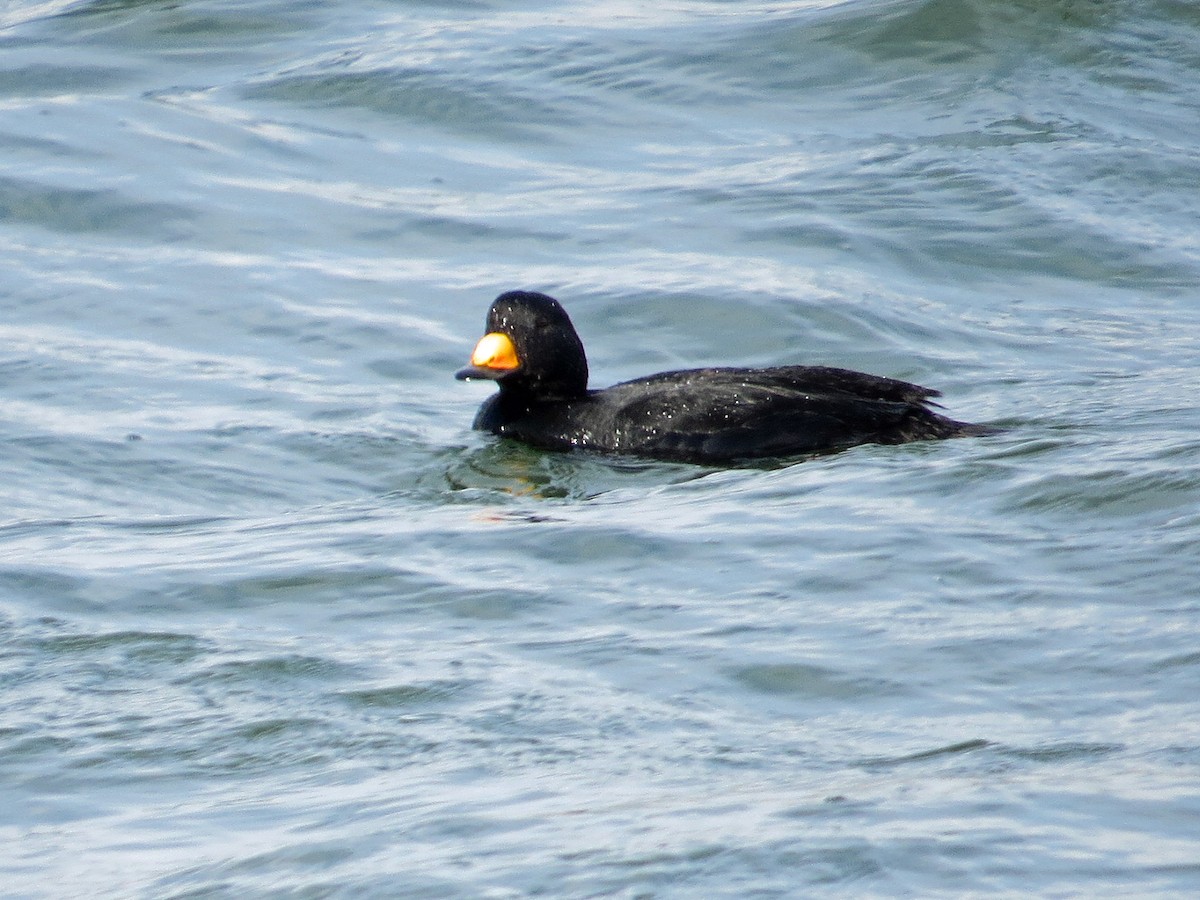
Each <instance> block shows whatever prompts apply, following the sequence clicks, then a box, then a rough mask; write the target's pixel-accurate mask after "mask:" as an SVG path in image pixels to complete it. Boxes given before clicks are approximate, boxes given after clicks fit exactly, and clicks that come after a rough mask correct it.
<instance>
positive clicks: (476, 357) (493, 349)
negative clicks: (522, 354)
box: [454, 331, 521, 381]
mask: <svg viewBox="0 0 1200 900" xmlns="http://www.w3.org/2000/svg"><path fill="white" fill-rule="evenodd" d="M520 367H521V360H520V358H519V357H518V356H517V348H516V346H515V345H514V344H513V342H512V338H510V337H509V336H508V335H507V334H503V333H501V332H499V331H493V332H491V333H490V334H485V335H484V336H483V337H481V338H480V339H479V343H478V344H476V345H475V351H474V352H473V353H472V354H471V364H470V365H469V366H467V367H466V368H465V369H459V370H458V371H457V372H455V373H454V377H455V378H457V379H458V380H459V381H470V380H471V379H473V378H488V379H491V380H492V381H496V380H497V379H500V378H503V377H504V376H505V375H508V374H510V373H512V372H515V371H516V370H517V369H519V368H520Z"/></svg>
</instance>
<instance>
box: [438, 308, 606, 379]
mask: <svg viewBox="0 0 1200 900" xmlns="http://www.w3.org/2000/svg"><path fill="white" fill-rule="evenodd" d="M486 332H487V333H486V334H485V335H484V336H483V338H481V339H480V341H479V343H478V344H477V345H476V346H475V352H474V353H473V354H472V355H471V365H470V366H468V367H467V368H465V369H463V370H461V371H460V372H458V373H457V374H456V376H455V377H456V378H459V379H460V380H465V379H468V378H490V379H492V380H494V381H496V382H497V383H498V384H499V385H500V388H501V390H522V391H526V392H528V393H530V394H533V395H535V396H544V397H577V396H580V395H582V394H584V393H586V392H587V380H588V368H587V356H586V355H585V354H584V352H583V342H582V341H580V340H579V335H578V334H576V333H575V326H574V325H572V324H571V319H570V318H569V317H568V316H567V311H566V310H565V309H563V308H562V306H561V305H559V302H558V301H557V300H555V299H554V298H553V297H549V296H547V295H546V294H539V293H537V292H536V291H508V292H507V293H504V294H501V295H500V296H499V297H497V298H496V299H495V301H493V303H492V306H491V309H489V310H488V314H487V326H486Z"/></svg>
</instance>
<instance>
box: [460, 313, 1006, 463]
mask: <svg viewBox="0 0 1200 900" xmlns="http://www.w3.org/2000/svg"><path fill="white" fill-rule="evenodd" d="M486 331H487V334H486V336H485V337H484V338H483V339H482V340H481V341H480V342H479V345H478V346H477V347H476V351H475V354H474V355H473V356H472V360H471V363H472V364H471V365H470V366H468V367H467V368H465V369H463V370H461V371H460V372H458V374H457V377H458V378H460V379H469V378H488V379H492V380H494V381H496V383H497V385H498V386H499V391H498V392H497V393H496V394H494V395H493V396H492V397H490V398H488V400H487V401H485V402H484V404H483V406H482V407H481V408H480V410H479V414H478V415H477V416H476V418H475V427H476V428H479V429H482V430H485V431H490V432H492V433H493V434H497V435H500V436H502V437H507V438H513V439H514V440H518V441H523V442H524V443H527V444H530V445H532V446H535V447H540V448H543V449H547V450H570V449H581V450H590V451H595V452H600V453H621V454H634V455H638V456H645V457H651V458H655V459H666V460H678V461H683V462H697V463H710V464H720V463H728V462H734V461H737V460H749V459H761V458H768V457H787V456H800V455H810V454H816V453H825V452H829V451H832V450H839V449H843V448H846V447H851V446H854V445H856V444H865V443H877V444H900V443H906V442H908V441H920V440H929V439H937V438H951V437H966V436H972V435H980V434H986V433H988V432H990V430H991V429H989V428H987V427H985V426H979V425H971V424H968V423H965V422H956V421H954V420H953V419H949V418H947V417H946V416H943V415H941V414H939V413H937V412H935V411H934V410H933V409H931V408H930V406H931V402H932V398H934V397H937V396H940V395H939V392H938V391H935V390H931V389H929V388H924V387H920V386H919V385H915V384H909V383H908V382H905V381H898V380H896V379H893V378H882V377H879V376H876V375H867V374H865V373H862V372H854V371H851V370H849V369H837V368H830V367H827V366H777V367H772V368H728V367H722V368H706V369H684V370H680V371H674V372H661V373H659V374H657V375H649V376H647V377H645V378H637V379H634V380H633V381H625V382H622V383H621V384H617V385H613V386H612V387H610V388H606V389H604V390H589V389H588V386H587V380H588V369H587V357H586V355H585V353H584V349H583V343H582V342H581V341H580V339H579V335H578V334H577V333H576V331H575V328H574V326H573V325H572V324H571V320H570V318H569V317H568V316H567V313H566V311H565V310H564V309H563V308H562V306H561V305H560V304H559V303H558V301H557V300H555V299H554V298H553V297H549V296H547V295H545V294H539V293H535V292H532V291H509V292H508V293H505V294H501V295H500V296H499V297H497V298H496V300H495V302H494V303H493V304H492V306H491V309H489V310H488V316H487V328H486ZM506 339H507V340H506Z"/></svg>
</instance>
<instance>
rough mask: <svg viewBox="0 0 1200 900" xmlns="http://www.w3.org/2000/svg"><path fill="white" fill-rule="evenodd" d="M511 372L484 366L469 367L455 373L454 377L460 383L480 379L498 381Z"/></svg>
mask: <svg viewBox="0 0 1200 900" xmlns="http://www.w3.org/2000/svg"><path fill="white" fill-rule="evenodd" d="M511 371H512V369H485V368H484V367H483V366H467V367H466V368H463V369H459V370H458V371H457V372H455V373H454V377H455V378H457V379H458V380H459V381H475V380H476V379H479V378H487V379H489V380H491V381H498V380H499V379H501V378H503V377H504V376H505V375H507V374H508V373H509V372H511Z"/></svg>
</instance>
